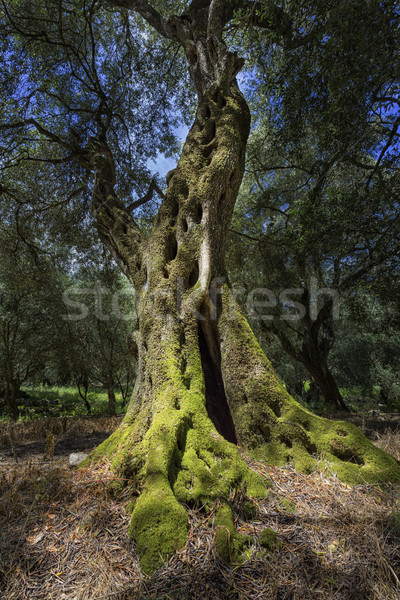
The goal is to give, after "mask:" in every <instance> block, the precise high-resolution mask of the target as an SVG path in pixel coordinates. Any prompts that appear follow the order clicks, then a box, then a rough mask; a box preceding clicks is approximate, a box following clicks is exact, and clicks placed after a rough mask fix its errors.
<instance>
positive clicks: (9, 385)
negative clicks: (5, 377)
mask: <svg viewBox="0 0 400 600" xmlns="http://www.w3.org/2000/svg"><path fill="white" fill-rule="evenodd" d="M18 392H19V385H18V384H17V382H16V381H15V380H14V379H13V380H11V381H6V382H5V389H4V401H5V403H6V406H7V409H8V414H9V415H10V419H12V420H13V421H17V419H18V418H19V408H18Z"/></svg>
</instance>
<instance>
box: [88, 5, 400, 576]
mask: <svg viewBox="0 0 400 600" xmlns="http://www.w3.org/2000/svg"><path fill="white" fill-rule="evenodd" d="M192 4H193V6H194V5H195V4H196V3H192ZM214 4H215V6H217V4H218V3H214ZM198 5H199V6H200V7H203V5H204V6H206V7H208V5H209V3H207V2H206V3H198ZM203 10H208V8H207V9H204V8H200V9H199V11H200V12H201V11H203ZM152 15H153V13H151V14H150V17H149V18H153V16H152ZM192 17H193V15H192ZM188 22H190V21H189V20H188V19H186V20H182V21H179V23H175V25H176V26H178V25H179V26H182V27H183V26H184V25H185V27H186V26H188V25H187V23H188ZM191 22H193V18H192V21H191ZM199 22H200V25H199V28H198V29H197V30H196V31H195V32H194V33H193V32H192V34H193V37H192V39H191V40H189V39H186V38H182V39H183V41H182V45H183V46H184V47H185V50H186V52H187V55H188V60H189V69H190V72H191V75H192V78H193V80H194V82H195V84H196V87H197V91H198V96H199V105H198V109H197V113H196V118H195V121H194V124H193V126H192V128H191V130H190V132H189V135H188V137H187V140H186V143H185V145H184V148H183V152H182V155H181V158H180V160H179V163H178V166H177V168H176V170H175V171H174V172H173V174H172V176H170V178H169V185H168V190H167V193H166V195H165V198H164V200H163V203H162V205H161V208H160V210H159V213H158V215H157V218H156V222H155V225H154V229H153V231H152V233H151V234H150V236H149V237H148V239H147V240H145V241H141V238H140V231H139V229H138V227H137V225H136V224H135V222H134V221H133V220H132V218H131V216H130V215H129V213H128V212H127V210H126V209H125V208H124V206H123V205H122V203H121V202H119V200H118V199H117V198H116V196H115V193H114V190H113V187H114V183H115V179H114V172H113V165H112V158H111V157H110V155H109V151H108V149H107V147H106V146H105V145H104V144H103V145H102V144H101V143H97V145H96V144H93V145H92V146H91V148H89V149H88V153H90V156H91V160H92V163H93V165H94V168H95V172H96V181H95V189H94V194H93V212H94V214H95V216H96V219H97V226H98V230H99V233H100V236H101V239H102V240H103V241H104V242H105V243H106V244H107V246H108V247H109V248H110V250H111V251H112V253H113V255H114V257H115V258H116V260H118V262H119V264H121V267H122V269H123V271H124V272H125V273H126V275H127V276H128V277H129V278H130V280H131V281H132V282H133V284H134V285H135V289H136V301H137V307H136V308H137V315H138V328H137V331H135V332H134V333H133V334H132V336H131V339H130V343H129V346H130V350H131V352H132V353H133V354H134V355H135V356H137V358H138V376H137V379H136V384H135V390H134V394H133V398H132V400H131V402H130V405H129V407H128V411H127V414H126V417H125V418H124V420H123V423H122V424H121V426H120V427H119V429H118V430H117V431H116V432H115V433H114V434H113V435H112V436H111V437H110V438H109V439H108V440H106V441H105V442H104V443H103V444H102V445H101V446H100V447H99V448H97V450H96V451H95V452H94V453H93V455H92V456H93V458H94V459H97V458H99V459H101V458H102V457H103V456H104V455H107V456H108V457H110V458H111V460H112V464H113V466H114V468H115V469H117V470H119V471H120V472H121V473H122V474H123V475H122V478H131V479H133V480H135V481H136V482H137V490H138V497H137V498H136V500H135V504H134V509H133V514H132V520H131V526H130V532H131V534H132V535H133V537H134V538H135V540H136V543H137V548H138V551H139V553H140V555H141V564H142V568H143V569H144V570H145V571H146V572H152V571H153V570H154V569H155V568H156V567H157V566H158V565H159V564H160V562H161V561H162V560H163V557H165V556H166V555H167V554H169V553H171V552H173V551H174V550H175V549H177V548H179V547H182V546H183V545H184V543H185V540H186V536H187V514H186V510H185V508H184V505H191V504H196V503H201V504H210V503H213V502H215V501H217V500H218V501H219V503H220V504H221V506H222V508H221V509H220V510H219V511H218V513H217V517H216V522H217V525H218V524H219V525H222V527H221V529H220V530H218V532H217V546H218V549H219V550H220V552H221V554H222V555H224V544H225V545H228V546H229V551H228V554H230V555H231V557H232V558H233V559H234V560H235V559H237V558H238V556H239V552H240V549H241V547H242V545H243V538H242V537H241V536H239V535H238V534H237V533H235V531H234V529H233V523H232V519H231V518H230V519H229V517H227V513H229V507H228V505H227V504H226V498H228V497H229V494H230V492H231V491H232V490H234V489H236V488H238V487H239V488H240V487H242V486H246V489H247V493H248V494H249V495H251V496H262V495H265V494H266V487H265V485H264V484H263V483H262V482H261V481H260V480H259V478H258V476H256V474H255V473H253V472H252V471H251V470H250V469H249V467H248V466H247V464H246V462H245V461H244V459H243V457H242V454H241V449H245V450H246V451H247V452H251V453H252V455H253V456H256V457H259V458H261V459H263V460H266V461H269V462H274V463H276V464H285V463H286V462H294V464H295V465H296V467H298V468H299V469H301V470H303V471H310V470H312V469H315V468H318V467H319V465H320V464H321V455H323V456H324V457H325V459H326V460H327V461H328V462H327V463H326V464H329V465H334V466H335V467H336V468H337V469H338V470H340V472H341V474H342V476H343V477H344V478H347V479H349V480H353V481H354V480H358V481H360V480H361V481H362V480H376V478H379V476H380V475H379V474H378V475H377V466H379V469H378V471H379V472H380V474H381V475H382V476H383V474H384V475H385V477H387V476H393V477H400V470H399V467H398V465H397V463H396V461H395V460H394V459H392V458H391V457H388V456H387V455H386V454H384V453H383V452H382V451H380V450H378V449H376V448H374V446H372V444H370V443H369V442H368V441H367V440H366V439H365V438H364V437H363V436H362V434H361V433H360V432H359V431H358V429H357V428H355V427H353V426H351V425H350V424H347V423H340V424H338V423H330V422H328V421H326V420H324V419H321V418H319V417H316V416H314V415H313V414H311V413H310V412H309V411H307V410H306V409H304V408H303V407H301V406H300V405H299V404H297V403H296V402H295V401H294V400H293V399H292V398H291V397H290V396H289V395H288V394H287V392H286V390H285V389H284V388H283V386H282V385H281V383H280V381H279V380H278V378H277V377H276V375H275V374H274V372H273V370H272V368H271V365H270V363H269V361H268V359H267V358H266V357H265V355H264V354H263V352H262V351H261V349H260V347H259V345H258V343H257V341H256V339H255V337H254V334H253V332H252V331H251V329H250V327H249V325H248V324H247V321H246V320H245V318H244V317H243V315H242V314H241V312H240V310H239V308H238V306H237V304H236V302H235V299H234V297H233V295H231V293H230V291H229V286H228V282H227V278H226V270H225V263H224V246H225V238H226V234H227V230H228V227H229V224H230V221H231V217H232V212H233V208H234V203H235V200H236V196H237V193H238V190H239V186H240V183H241V179H242V175H243V170H244V157H245V147H246V141H247V136H248V133H249V123H250V117H249V111H248V108H247V105H246V102H245V100H244V98H243V96H242V94H241V93H240V91H239V89H238V87H237V84H236V80H235V73H236V71H237V69H238V67H239V65H240V63H239V62H238V60H237V58H236V57H235V55H234V54H232V53H229V52H228V51H227V50H226V48H225V46H224V44H223V43H222V42H221V41H220V42H215V40H213V39H209V38H207V39H206V34H205V33H204V30H203V28H202V22H201V21H199ZM157 23H158V21H157ZM158 25H159V27H160V28H163V27H164V25H163V24H161V25H160V24H159V23H158ZM168 26H169V27H170V26H172V25H171V24H169V25H168ZM185 31H186V30H185ZM182 35H183V34H182ZM185 35H186V34H185ZM187 35H189V34H187ZM189 42H190V43H189ZM378 459H379V460H378ZM228 531H229V533H228Z"/></svg>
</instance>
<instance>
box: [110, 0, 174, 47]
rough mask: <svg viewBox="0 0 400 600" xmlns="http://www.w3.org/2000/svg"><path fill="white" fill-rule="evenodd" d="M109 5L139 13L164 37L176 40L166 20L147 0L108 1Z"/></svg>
mask: <svg viewBox="0 0 400 600" xmlns="http://www.w3.org/2000/svg"><path fill="white" fill-rule="evenodd" d="M108 3H109V4H111V5H112V6H115V7H116V8H125V9H126V10H133V11H135V12H137V13H139V14H140V16H141V17H143V19H144V20H145V21H147V23H148V24H149V25H151V26H152V27H154V29H155V30H156V31H158V33H159V34H161V35H162V36H163V37H166V38H168V39H175V38H174V37H173V34H172V32H171V29H170V27H169V25H168V23H167V22H166V21H165V19H164V18H163V17H162V16H161V15H160V13H159V12H158V11H157V10H156V9H155V8H153V7H152V6H150V5H149V4H148V3H147V2H145V0H108Z"/></svg>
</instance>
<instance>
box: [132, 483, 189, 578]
mask: <svg viewBox="0 0 400 600" xmlns="http://www.w3.org/2000/svg"><path fill="white" fill-rule="evenodd" d="M187 527H188V517H187V514H186V511H185V509H184V508H183V507H182V506H181V505H180V504H179V503H178V502H177V500H176V498H175V496H174V495H173V493H172V491H171V488H170V486H169V483H168V481H165V480H164V481H163V478H162V477H161V476H159V475H157V476H155V477H153V478H152V480H151V481H147V483H146V488H145V489H144V490H143V492H142V494H141V495H140V496H139V498H138V499H137V501H136V504H135V508H134V511H133V514H132V519H131V524H130V527H129V533H130V535H131V536H133V537H134V539H135V541H136V545H137V549H138V552H139V555H140V566H141V568H142V570H143V571H144V572H145V573H147V574H148V575H150V574H152V573H154V572H155V571H156V570H157V568H158V567H159V566H161V565H162V564H163V562H164V561H165V559H166V557H167V556H168V555H169V554H171V553H172V552H174V551H175V550H177V549H178V548H182V547H183V546H184V545H185V542H186V538H187Z"/></svg>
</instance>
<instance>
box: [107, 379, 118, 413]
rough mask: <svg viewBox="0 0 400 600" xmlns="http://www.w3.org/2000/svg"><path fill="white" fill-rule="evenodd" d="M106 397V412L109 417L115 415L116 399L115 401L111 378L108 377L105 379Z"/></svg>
mask: <svg viewBox="0 0 400 600" xmlns="http://www.w3.org/2000/svg"><path fill="white" fill-rule="evenodd" d="M107 397H108V414H109V416H110V417H115V416H116V415H117V411H116V401H115V393H114V385H113V381H112V378H109V379H108V381H107Z"/></svg>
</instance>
